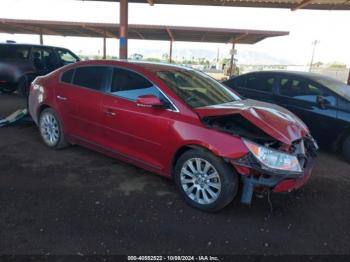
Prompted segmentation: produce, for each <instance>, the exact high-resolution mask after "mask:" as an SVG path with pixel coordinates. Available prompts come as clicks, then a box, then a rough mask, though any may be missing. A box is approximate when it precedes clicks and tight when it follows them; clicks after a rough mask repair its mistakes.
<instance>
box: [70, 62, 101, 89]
mask: <svg viewBox="0 0 350 262" xmlns="http://www.w3.org/2000/svg"><path fill="white" fill-rule="evenodd" d="M106 72H107V69H106V67H104V66H86V67H79V68H77V69H75V74H74V80H73V83H74V84H75V85H78V86H83V87H87V88H90V89H94V90H102V84H103V83H104V80H105V75H106Z"/></svg>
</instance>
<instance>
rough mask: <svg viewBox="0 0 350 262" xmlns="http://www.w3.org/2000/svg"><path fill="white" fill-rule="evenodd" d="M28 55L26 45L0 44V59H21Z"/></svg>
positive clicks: (26, 57)
mask: <svg viewBox="0 0 350 262" xmlns="http://www.w3.org/2000/svg"><path fill="white" fill-rule="evenodd" d="M28 57H29V47H28V46H15V45H12V46H11V45H0V59H4V58H6V59H21V60H25V59H28Z"/></svg>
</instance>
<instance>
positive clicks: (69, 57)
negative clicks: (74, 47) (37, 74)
mask: <svg viewBox="0 0 350 262" xmlns="http://www.w3.org/2000/svg"><path fill="white" fill-rule="evenodd" d="M57 54H58V57H59V59H60V60H61V62H62V63H63V64H64V65H66V64H71V63H75V62H77V58H76V57H75V56H74V55H73V54H72V53H71V52H70V51H68V50H64V49H58V50H57Z"/></svg>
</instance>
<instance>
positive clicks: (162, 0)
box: [79, 0, 350, 10]
mask: <svg viewBox="0 0 350 262" xmlns="http://www.w3.org/2000/svg"><path fill="white" fill-rule="evenodd" d="M79 1H99V2H119V0H79ZM129 2H130V3H154V4H177V5H213V6H241V7H270V8H290V9H294V8H296V7H299V6H300V7H301V8H304V9H320V10H350V0H129Z"/></svg>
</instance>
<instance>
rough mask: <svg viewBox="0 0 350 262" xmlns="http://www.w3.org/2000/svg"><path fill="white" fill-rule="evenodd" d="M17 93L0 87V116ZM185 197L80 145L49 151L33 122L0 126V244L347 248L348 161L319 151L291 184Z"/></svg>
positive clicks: (107, 249)
mask: <svg viewBox="0 0 350 262" xmlns="http://www.w3.org/2000/svg"><path fill="white" fill-rule="evenodd" d="M23 104H24V101H23V99H21V98H20V97H19V96H16V95H11V96H8V95H1V94H0V117H3V116H5V115H7V114H9V113H11V112H13V111H14V110H15V109H18V107H20V106H23ZM271 200H272V204H273V212H272V213H271V212H270V207H269V204H268V202H267V199H266V198H254V200H253V203H252V205H251V207H247V206H244V205H241V204H240V203H239V201H238V199H236V200H235V201H234V202H233V203H232V204H230V205H229V206H228V207H227V208H225V209H224V210H222V211H221V212H220V213H216V214H208V213H203V212H200V211H197V210H195V209H192V208H190V207H189V206H187V205H186V204H185V203H184V201H183V200H182V199H181V198H180V196H179V194H178V193H177V192H176V188H175V185H174V184H173V183H172V181H170V180H168V179H165V178H162V177H159V176H157V175H154V174H152V173H149V172H147V171H144V170H141V169H139V168H136V167H134V166H132V165H128V164H125V163H123V162H120V161H118V160H115V159H112V158H109V157H106V156H104V155H101V154H99V153H96V152H93V151H90V150H87V149H84V148H82V147H79V146H72V147H70V148H67V149H64V150H59V151H54V150H51V149H48V148H47V147H46V146H45V145H44V144H43V143H42V142H41V140H40V137H39V132H38V130H37V128H36V127H35V126H34V125H30V124H25V125H21V126H13V127H6V128H0V254H17V255H18V254H59V255H67V254H79V255H81V254H90V255H91V254H105V255H107V254H128V255H133V254H141V255H145V254H153V255H158V254H173V255H174V254H192V255H194V254H209V255H220V254H223V255H229V254H250V255H257V254H260V255H261V254H273V255H280V254H304V255H317V254H347V255H350V165H349V164H347V163H345V162H344V161H343V159H342V158H341V157H340V156H338V155H335V154H331V153H327V152H320V154H319V157H318V159H317V163H316V166H315V169H314V172H313V175H312V177H311V179H310V181H309V182H308V184H307V185H306V186H305V187H303V188H302V189H300V190H299V191H297V192H293V193H291V194H273V195H272V196H271Z"/></svg>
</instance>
